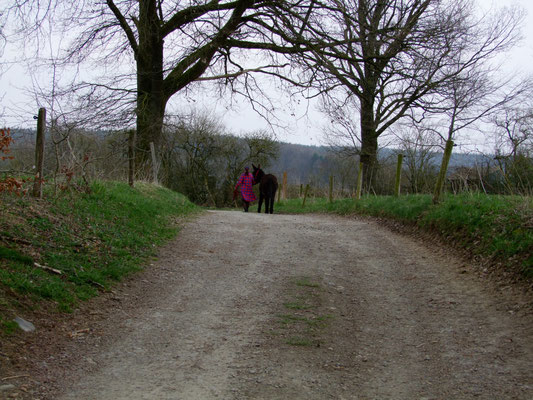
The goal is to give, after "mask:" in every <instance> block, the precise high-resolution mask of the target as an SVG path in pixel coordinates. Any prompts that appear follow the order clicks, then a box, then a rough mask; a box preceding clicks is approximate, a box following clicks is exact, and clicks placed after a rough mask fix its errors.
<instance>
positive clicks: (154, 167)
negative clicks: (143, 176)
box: [150, 142, 159, 183]
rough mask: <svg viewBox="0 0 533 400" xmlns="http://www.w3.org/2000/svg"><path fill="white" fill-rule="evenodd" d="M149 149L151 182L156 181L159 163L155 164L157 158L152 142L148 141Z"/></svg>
mask: <svg viewBox="0 0 533 400" xmlns="http://www.w3.org/2000/svg"><path fill="white" fill-rule="evenodd" d="M150 151H151V153H152V172H153V174H154V177H153V182H154V183H157V173H158V172H159V171H158V170H159V165H157V158H156V157H155V146H154V142H150Z"/></svg>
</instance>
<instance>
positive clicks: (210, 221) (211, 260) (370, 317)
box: [0, 211, 533, 400]
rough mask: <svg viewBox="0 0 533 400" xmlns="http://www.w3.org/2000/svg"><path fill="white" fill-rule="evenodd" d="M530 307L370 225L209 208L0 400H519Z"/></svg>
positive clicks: (440, 254)
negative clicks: (14, 398) (13, 398)
mask: <svg viewBox="0 0 533 400" xmlns="http://www.w3.org/2000/svg"><path fill="white" fill-rule="evenodd" d="M530 306H531V303H530V302H529V300H528V299H527V298H525V299H524V298H522V297H520V295H519V294H518V293H514V292H513V291H511V290H496V289H495V285H490V284H488V283H487V282H485V281H484V280H483V279H482V278H481V277H479V276H478V275H477V274H475V273H473V272H472V269H471V268H470V267H469V265H468V264H467V263H465V262H464V261H461V259H459V258H456V256H455V255H454V254H452V253H451V252H450V251H449V250H445V249H442V248H440V247H436V246H435V245H429V244H428V245H426V244H424V243H422V242H421V241H420V240H414V239H412V238H409V237H407V236H404V235H400V234H398V233H394V232H391V231H390V229H388V228H386V227H382V226H380V225H379V224H378V223H377V222H373V221H371V220H368V219H358V218H344V217H335V216H329V215H328V216H326V215H297V216H293V215H276V214H274V215H265V214H256V213H242V212H227V211H209V212H206V213H204V214H203V215H201V216H200V217H198V218H195V219H194V220H191V221H189V222H187V223H186V225H185V226H184V228H183V230H182V231H181V233H180V235H179V237H178V238H177V239H175V240H174V241H172V243H169V244H168V245H167V246H166V247H164V248H163V249H161V251H160V253H159V256H158V258H157V260H156V261H153V264H152V265H150V266H147V268H146V270H145V271H143V272H142V273H140V274H138V275H136V276H135V277H132V278H131V279H129V280H128V281H127V282H124V283H123V284H121V285H120V287H119V288H117V289H116V290H115V291H114V292H113V293H109V294H106V295H104V296H101V298H99V299H96V300H95V301H92V302H90V304H89V305H86V306H84V307H82V309H80V310H79V311H78V312H77V313H76V314H75V315H73V316H72V318H70V319H66V320H64V321H62V322H58V323H57V324H55V325H54V326H50V327H48V329H43V327H42V326H39V324H36V326H37V328H38V329H37V333H36V334H34V335H33V336H32V337H33V339H32V340H30V341H29V342H28V346H29V347H30V348H33V350H34V357H35V359H34V360H33V361H34V362H33V363H29V364H28V365H31V368H30V367H28V368H30V373H29V374H28V378H24V377H22V378H20V379H13V380H10V381H6V382H4V383H5V384H10V385H12V386H13V388H11V389H13V390H12V391H10V390H8V389H5V391H4V392H1V391H0V398H1V397H2V393H4V394H5V395H6V396H9V395H10V394H9V393H11V395H13V394H15V395H16V396H18V397H19V398H31V399H61V400H74V399H77V400H79V399H101V400H107V399H109V400H121V399H124V400H126V399H128V400H131V399H150V400H152V399H153V400H164V399H169V400H170V399H172V400H177V399H183V400H195V399H198V400H200V399H201V400H208V399H302V400H303V399H306V400H309V399H524V400H526V399H527V400H529V399H533V315H532V313H531V308H530ZM39 332H41V333H39ZM51 337H54V338H55V339H54V340H52V339H51ZM47 343H48V344H49V346H45V347H46V350H44V349H43V344H44V345H46V344H47ZM32 346H33V347H32ZM39 349H40V350H39ZM30 377H31V378H30ZM25 379H26V380H25ZM28 379H30V381H28ZM24 385H26V386H24ZM20 388H23V389H24V390H22V391H21V390H19V389H20ZM17 390H18V391H17Z"/></svg>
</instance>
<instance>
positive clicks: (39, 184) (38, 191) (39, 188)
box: [32, 108, 46, 198]
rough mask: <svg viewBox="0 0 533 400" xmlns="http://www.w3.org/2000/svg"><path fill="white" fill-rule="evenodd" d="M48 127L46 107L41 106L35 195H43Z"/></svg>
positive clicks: (34, 185) (38, 123)
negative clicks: (45, 143)
mask: <svg viewBox="0 0 533 400" xmlns="http://www.w3.org/2000/svg"><path fill="white" fill-rule="evenodd" d="M45 129H46V109H45V108H39V115H38V116H37V137H36V140H35V169H36V172H35V181H34V183H33V193H32V194H33V196H34V197H38V198H42V197H43V169H44V133H45Z"/></svg>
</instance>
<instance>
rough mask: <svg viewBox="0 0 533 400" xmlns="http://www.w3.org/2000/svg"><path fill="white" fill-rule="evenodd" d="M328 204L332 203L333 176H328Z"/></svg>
mask: <svg viewBox="0 0 533 400" xmlns="http://www.w3.org/2000/svg"><path fill="white" fill-rule="evenodd" d="M329 202H330V203H333V175H330V176H329Z"/></svg>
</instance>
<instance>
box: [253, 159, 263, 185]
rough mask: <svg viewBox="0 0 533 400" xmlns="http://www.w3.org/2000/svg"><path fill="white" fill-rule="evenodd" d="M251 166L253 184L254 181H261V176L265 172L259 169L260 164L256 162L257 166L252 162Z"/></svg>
mask: <svg viewBox="0 0 533 400" xmlns="http://www.w3.org/2000/svg"><path fill="white" fill-rule="evenodd" d="M252 167H253V169H254V172H253V175H254V185H255V184H256V183H259V182H261V178H262V177H263V176H265V173H264V172H263V170H262V169H261V164H258V165H257V167H256V166H255V165H253V164H252Z"/></svg>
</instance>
